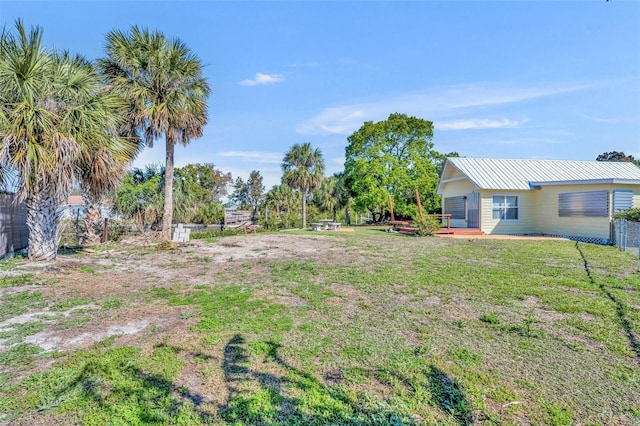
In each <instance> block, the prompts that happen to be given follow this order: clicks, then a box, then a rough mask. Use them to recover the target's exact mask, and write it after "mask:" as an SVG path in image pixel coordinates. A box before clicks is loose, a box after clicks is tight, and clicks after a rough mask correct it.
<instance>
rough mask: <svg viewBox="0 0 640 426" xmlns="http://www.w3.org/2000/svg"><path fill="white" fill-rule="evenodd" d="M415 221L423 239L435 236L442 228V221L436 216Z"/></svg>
mask: <svg viewBox="0 0 640 426" xmlns="http://www.w3.org/2000/svg"><path fill="white" fill-rule="evenodd" d="M413 221H414V223H415V226H416V228H418V235H420V236H423V237H425V236H428V235H433V233H434V231H435V230H436V229H440V227H441V223H440V219H438V218H437V217H436V216H430V215H422V216H417V217H416V218H415V219H414V220H413Z"/></svg>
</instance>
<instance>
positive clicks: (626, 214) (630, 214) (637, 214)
mask: <svg viewBox="0 0 640 426" xmlns="http://www.w3.org/2000/svg"><path fill="white" fill-rule="evenodd" d="M613 218H614V219H626V220H629V221H631V222H640V208H637V207H636V208H633V209H629V210H625V211H623V212H620V213H616V214H615V215H614V216H613Z"/></svg>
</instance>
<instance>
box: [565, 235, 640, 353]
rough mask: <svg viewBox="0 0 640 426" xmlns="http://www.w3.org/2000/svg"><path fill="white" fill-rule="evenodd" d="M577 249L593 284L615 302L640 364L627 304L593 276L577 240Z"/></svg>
mask: <svg viewBox="0 0 640 426" xmlns="http://www.w3.org/2000/svg"><path fill="white" fill-rule="evenodd" d="M576 250H578V253H580V257H581V258H582V262H583V263H584V271H585V273H586V274H587V278H588V279H589V282H590V283H591V284H593V285H597V286H598V289H600V292H601V293H602V294H603V295H604V296H605V297H606V298H607V299H609V300H610V301H611V302H613V304H614V305H615V307H616V315H617V317H618V321H619V322H620V325H621V326H622V330H623V331H624V334H625V336H626V337H627V340H628V341H629V347H630V348H631V350H632V351H633V353H634V354H635V356H636V361H637V362H638V364H640V342H638V338H637V337H636V335H635V333H634V331H633V327H632V326H631V322H630V321H629V318H627V314H626V311H627V309H628V308H627V306H626V305H625V304H624V303H622V301H621V300H619V299H618V298H617V297H616V296H615V294H613V293H612V292H611V291H609V289H607V287H606V286H605V285H604V283H602V282H600V283H597V282H596V280H595V278H594V277H593V274H592V273H591V267H590V266H589V262H587V258H586V256H585V255H584V253H583V252H582V249H581V248H580V246H579V245H578V242H577V241H576Z"/></svg>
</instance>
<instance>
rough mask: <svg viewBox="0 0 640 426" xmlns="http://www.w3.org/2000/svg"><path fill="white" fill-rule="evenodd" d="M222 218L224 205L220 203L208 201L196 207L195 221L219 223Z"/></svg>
mask: <svg viewBox="0 0 640 426" xmlns="http://www.w3.org/2000/svg"><path fill="white" fill-rule="evenodd" d="M223 219H224V207H222V204H220V203H208V204H205V205H203V206H201V207H200V209H198V214H197V215H196V223H203V224H207V225H208V224H212V223H220V222H221V221H222V220H223Z"/></svg>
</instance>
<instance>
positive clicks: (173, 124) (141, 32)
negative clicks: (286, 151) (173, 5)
mask: <svg viewBox="0 0 640 426" xmlns="http://www.w3.org/2000/svg"><path fill="white" fill-rule="evenodd" d="M105 49H106V54H107V57H106V58H104V59H101V60H100V61H99V63H100V68H101V70H102V73H103V74H104V77H105V79H106V80H107V81H108V82H109V84H110V85H111V86H112V87H113V89H114V90H115V92H117V93H120V94H123V95H125V96H126V97H127V99H129V100H130V105H129V109H128V114H127V120H128V122H129V123H130V127H131V128H132V129H135V130H137V131H138V132H140V133H141V134H143V135H144V139H145V143H146V144H147V145H148V146H153V142H154V140H155V139H157V138H160V137H162V136H163V135H164V138H165V147H166V162H165V170H166V182H165V187H164V214H163V224H162V230H163V234H164V236H165V238H169V237H170V235H169V234H170V232H171V223H172V218H173V174H174V150H175V144H176V143H181V144H182V145H187V144H189V142H190V141H191V139H192V138H198V137H200V136H202V131H203V128H204V126H205V125H206V124H207V102H206V99H207V97H208V95H209V85H208V83H207V81H206V79H205V78H204V74H203V70H202V64H201V62H200V60H199V59H198V58H197V57H196V56H195V55H194V54H193V53H192V52H191V51H190V49H189V48H188V47H187V45H186V44H184V43H183V42H182V41H180V40H178V39H173V40H169V39H167V38H166V37H165V36H164V34H162V33H161V32H158V31H153V32H152V31H149V30H147V29H141V28H139V27H137V26H133V27H131V30H130V31H129V32H122V31H117V30H115V31H111V32H110V33H109V34H107V41H106V47H105Z"/></svg>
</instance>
